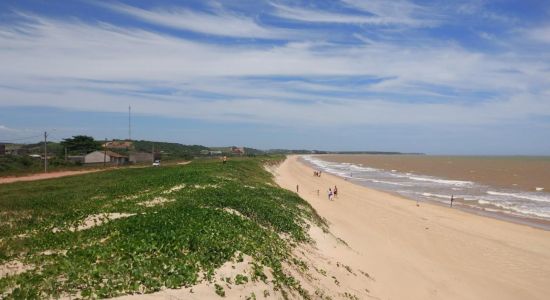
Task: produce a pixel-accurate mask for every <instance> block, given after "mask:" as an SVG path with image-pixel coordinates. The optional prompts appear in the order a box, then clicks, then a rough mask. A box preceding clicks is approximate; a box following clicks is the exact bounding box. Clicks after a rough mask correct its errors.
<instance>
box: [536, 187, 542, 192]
mask: <svg viewBox="0 0 550 300" xmlns="http://www.w3.org/2000/svg"><path fill="white" fill-rule="evenodd" d="M535 190H536V191H537V192H542V191H544V188H543V187H536V188H535Z"/></svg>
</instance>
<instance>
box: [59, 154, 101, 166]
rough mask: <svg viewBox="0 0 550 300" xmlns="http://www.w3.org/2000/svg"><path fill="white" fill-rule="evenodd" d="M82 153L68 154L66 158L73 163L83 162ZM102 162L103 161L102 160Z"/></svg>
mask: <svg viewBox="0 0 550 300" xmlns="http://www.w3.org/2000/svg"><path fill="white" fill-rule="evenodd" d="M84 157H85V156H84V155H69V156H68V157H67V159H68V160H69V161H70V162H73V163H75V164H83V163H84ZM102 162H103V161H102Z"/></svg>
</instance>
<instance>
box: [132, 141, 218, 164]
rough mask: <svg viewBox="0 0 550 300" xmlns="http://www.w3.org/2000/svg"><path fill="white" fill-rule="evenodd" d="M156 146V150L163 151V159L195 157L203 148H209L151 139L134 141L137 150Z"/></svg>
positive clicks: (148, 149)
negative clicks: (152, 140)
mask: <svg viewBox="0 0 550 300" xmlns="http://www.w3.org/2000/svg"><path fill="white" fill-rule="evenodd" d="M153 145H154V147H155V152H159V153H161V156H162V160H172V159H186V160H190V159H193V157H195V156H199V155H200V152H201V151H202V150H208V148H207V147H204V146H200V145H182V144H178V143H163V142H151V141H134V142H133V146H134V149H135V150H136V151H144V152H151V150H152V149H153Z"/></svg>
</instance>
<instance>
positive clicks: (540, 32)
mask: <svg viewBox="0 0 550 300" xmlns="http://www.w3.org/2000/svg"><path fill="white" fill-rule="evenodd" d="M524 33H525V34H526V35H527V37H528V38H530V39H531V40H534V41H537V42H541V43H546V44H550V25H546V26H541V27H537V28H532V29H527V30H524Z"/></svg>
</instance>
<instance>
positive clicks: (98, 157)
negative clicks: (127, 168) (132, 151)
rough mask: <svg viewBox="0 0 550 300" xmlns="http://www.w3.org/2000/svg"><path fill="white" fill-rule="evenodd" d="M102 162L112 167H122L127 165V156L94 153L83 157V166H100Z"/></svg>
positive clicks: (103, 152)
mask: <svg viewBox="0 0 550 300" xmlns="http://www.w3.org/2000/svg"><path fill="white" fill-rule="evenodd" d="M103 162H106V163H109V164H112V165H124V164H127V163H128V156H125V155H121V154H118V153H115V152H113V151H94V152H91V153H88V154H86V155H85V156H84V163H85V164H102V163H103Z"/></svg>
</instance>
